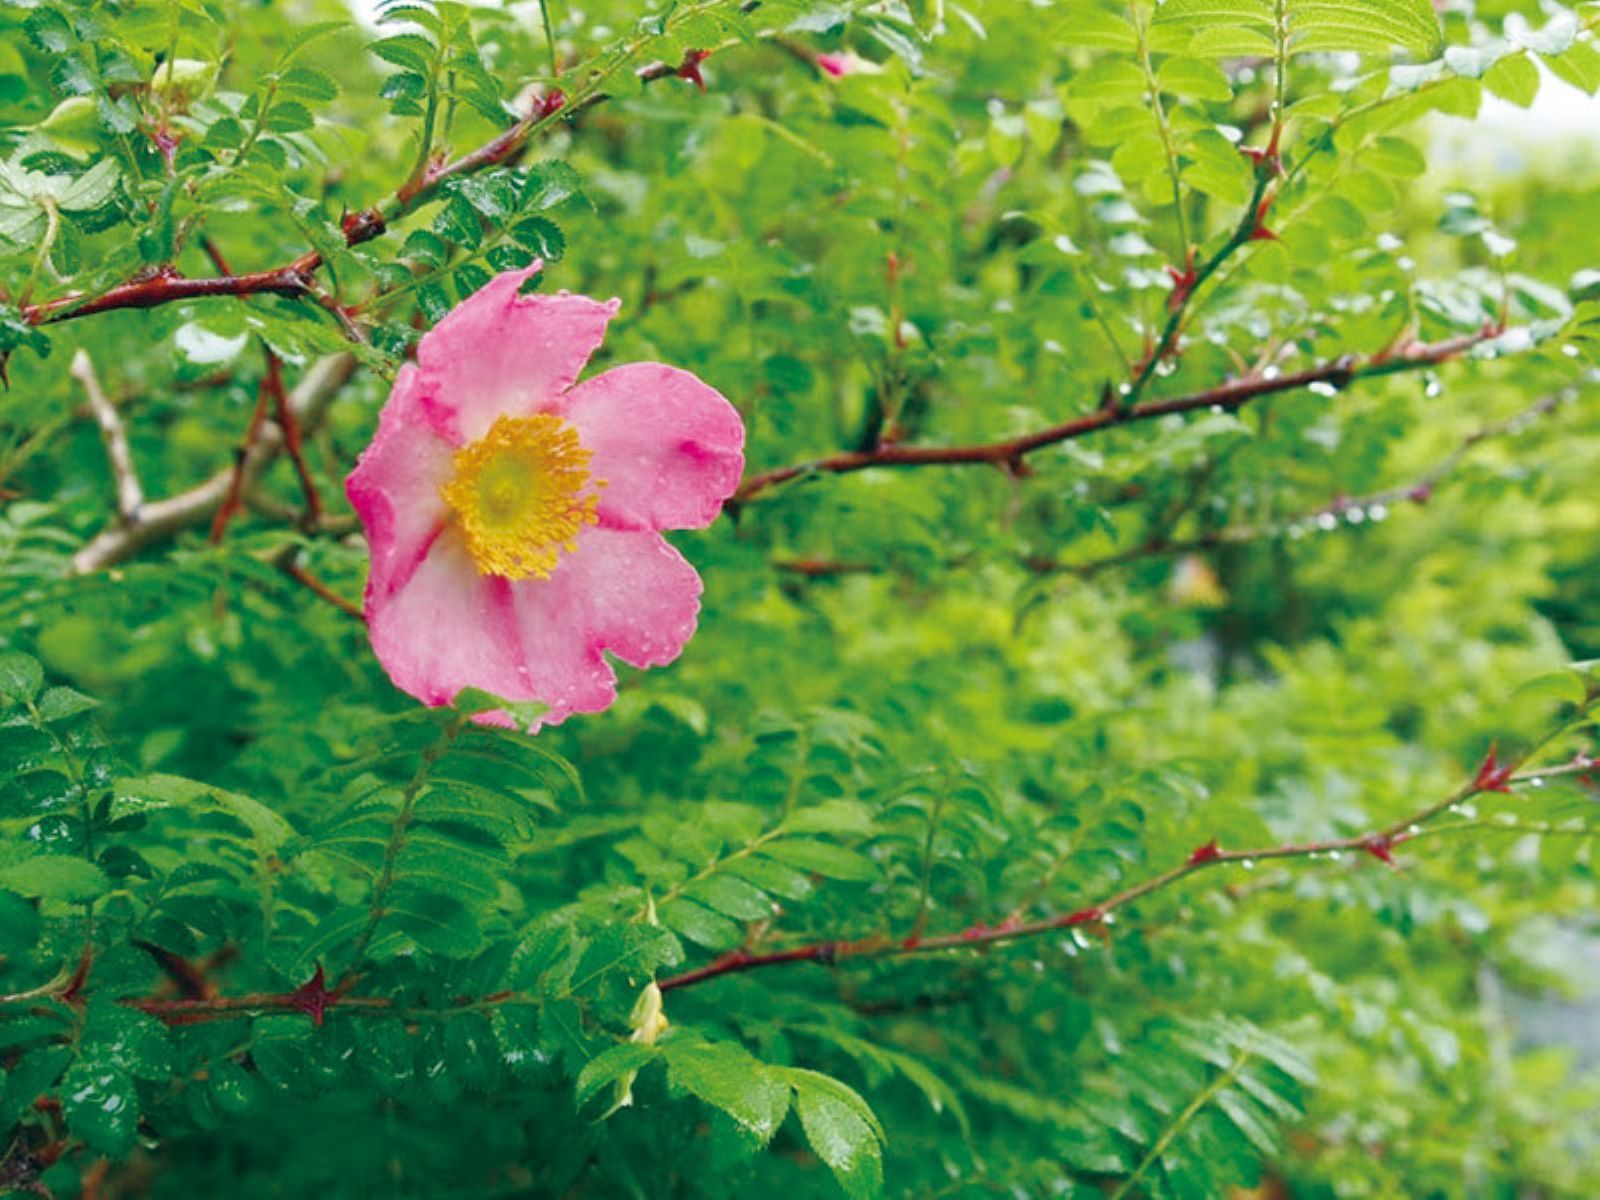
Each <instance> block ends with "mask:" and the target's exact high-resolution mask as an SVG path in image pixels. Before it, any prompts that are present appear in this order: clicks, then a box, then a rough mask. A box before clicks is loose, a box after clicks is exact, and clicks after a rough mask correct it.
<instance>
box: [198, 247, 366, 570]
mask: <svg viewBox="0 0 1600 1200" xmlns="http://www.w3.org/2000/svg"><path fill="white" fill-rule="evenodd" d="M200 247H201V249H203V250H204V251H205V252H206V257H207V258H209V259H210V260H211V262H212V265H214V266H215V267H216V268H217V270H218V271H219V272H221V273H222V274H223V275H231V274H233V269H232V268H231V267H229V266H228V260H227V259H226V258H225V257H223V254H222V248H221V247H220V246H218V245H217V243H216V242H215V241H214V240H213V239H212V238H210V237H209V236H206V235H201V238H200ZM328 307H330V308H331V309H332V310H333V311H334V312H335V313H336V314H337V315H339V316H340V317H341V318H342V319H343V320H345V321H348V320H349V318H348V317H346V316H345V315H344V314H343V313H342V312H341V311H340V310H339V306H338V305H337V304H336V303H335V304H330V305H328ZM350 332H351V333H352V337H353V339H354V340H357V341H359V340H360V337H359V334H356V333H354V331H353V330H352V331H350ZM261 356H262V358H263V360H264V361H265V366H266V374H265V376H264V377H263V378H262V381H261V393H260V396H259V397H258V399H257V401H256V409H255V414H254V415H253V416H252V417H251V421H250V432H249V433H248V434H246V437H245V444H244V450H245V451H246V452H248V450H249V449H250V447H251V446H252V445H254V443H255V438H256V436H257V435H258V434H259V433H260V431H261V423H262V418H263V416H264V414H265V406H266V402H267V401H268V400H270V401H271V402H272V416H273V419H274V420H276V421H277V422H278V428H279V429H280V430H281V431H282V433H283V448H284V450H285V451H286V452H287V453H288V455H289V461H290V462H292V463H293V464H294V470H295V474H296V475H297V476H298V477H299V479H300V492H301V494H302V495H303V496H304V497H305V502H306V523H307V524H308V525H315V524H316V523H317V522H318V521H319V520H320V519H321V518H322V497H321V496H320V495H319V494H318V493H317V484H316V481H315V480H314V479H313V478H312V477H311V471H310V468H308V467H307V466H306V458H305V451H304V450H303V448H302V447H301V444H300V422H299V421H298V420H296V419H295V415H294V410H293V409H292V408H291V407H290V406H289V396H288V393H287V392H285V391H284V387H283V362H282V360H281V359H279V357H278V353H277V351H275V350H274V349H273V348H272V345H271V343H270V342H268V341H267V339H266V338H262V339H261ZM243 464H244V455H243V454H241V455H240V457H239V459H238V463H237V466H238V467H239V468H242V467H243ZM238 479H239V471H238V470H236V471H235V480H236V481H238ZM238 507H239V496H238V494H237V488H236V489H235V491H234V492H233V493H231V494H230V495H229V497H228V499H227V501H226V502H224V504H223V506H222V507H221V508H220V509H218V510H217V520H216V523H215V524H214V525H213V526H212V529H211V540H212V541H213V542H218V541H221V540H222V533H223V530H224V529H225V527H226V526H227V523H228V519H229V518H230V517H231V516H232V515H233V514H234V512H236V511H237V510H238Z"/></svg>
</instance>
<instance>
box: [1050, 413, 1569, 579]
mask: <svg viewBox="0 0 1600 1200" xmlns="http://www.w3.org/2000/svg"><path fill="white" fill-rule="evenodd" d="M1577 396H1578V389H1577V388H1563V389H1561V390H1560V391H1557V392H1552V393H1551V394H1550V395H1548V396H1545V397H1544V398H1543V399H1541V400H1539V401H1538V402H1537V403H1535V404H1531V405H1529V406H1528V407H1527V408H1524V409H1522V410H1520V411H1519V412H1516V413H1514V414H1513V415H1511V416H1509V417H1507V418H1505V419H1504V420H1501V421H1495V422H1492V423H1490V424H1488V425H1484V426H1482V427H1480V428H1478V429H1475V430H1473V431H1472V432H1471V433H1469V434H1467V435H1466V437H1464V438H1462V439H1461V441H1460V442H1459V443H1458V444H1457V445H1456V447H1455V449H1453V450H1452V451H1451V452H1450V453H1449V454H1447V455H1446V456H1445V457H1444V458H1442V459H1440V460H1439V461H1438V462H1437V463H1435V464H1434V465H1433V466H1432V467H1430V468H1429V469H1428V470H1427V471H1425V472H1424V473H1423V474H1422V475H1420V476H1418V477H1417V478H1416V479H1414V480H1412V482H1410V483H1406V484H1399V485H1397V486H1394V487H1388V488H1383V489H1382V490H1380V491H1376V492H1369V493H1367V494H1366V495H1362V496H1347V495H1341V496H1338V497H1336V498H1335V499H1333V500H1331V501H1329V502H1327V503H1326V504H1322V505H1319V506H1318V507H1316V508H1313V509H1310V510H1309V511H1306V512H1301V513H1299V514H1297V515H1295V516H1292V517H1283V518H1279V519H1276V520H1273V521H1268V522H1265V523H1249V524H1237V525H1225V526H1222V527H1221V528H1218V529H1213V530H1209V531H1207V532H1205V533H1202V534H1198V535H1196V536H1194V537H1190V538H1173V537H1169V536H1158V537H1152V538H1147V539H1146V540H1144V541H1142V542H1140V543H1139V544H1138V545H1136V546H1131V547H1129V548H1128V549H1126V550H1120V551H1117V552H1116V553H1114V554H1108V555H1105V556H1104V557H1101V558H1092V559H1086V560H1083V561H1081V562H1061V561H1059V560H1057V559H1053V558H1048V557H1043V556H1033V557H1031V558H1028V559H1026V560H1025V562H1024V565H1025V566H1026V567H1027V568H1028V570H1030V571H1032V572H1034V573H1035V574H1039V575H1049V574H1054V573H1057V572H1060V573H1065V574H1072V575H1077V576H1079V577H1082V578H1088V577H1090V576H1093V575H1097V574H1099V573H1100V572H1101V571H1104V570H1107V569H1109V568H1112V567H1120V566H1126V565H1128V564H1129V563H1134V562H1139V561H1141V560H1143V559H1148V558H1166V557H1170V556H1172V555H1177V554H1188V553H1190V552H1192V551H1196V550H1207V549H1211V548H1212V547H1215V546H1223V545H1236V544H1238V543H1241V542H1252V541H1256V540H1258V539H1260V538H1265V537H1276V536H1278V535H1280V534H1283V533H1295V534H1298V532H1299V531H1301V530H1303V529H1305V528H1307V527H1308V526H1318V525H1321V524H1323V523H1326V525H1327V528H1330V529H1331V528H1333V524H1332V522H1333V521H1334V520H1337V519H1340V518H1344V519H1347V520H1350V521H1352V522H1355V521H1359V520H1362V519H1364V518H1367V517H1370V518H1371V519H1372V520H1374V521H1376V520H1381V519H1382V518H1381V515H1380V514H1383V513H1384V512H1385V511H1386V510H1387V509H1388V508H1389V507H1390V506H1392V505H1397V504H1405V503H1411V504H1426V503H1427V502H1428V501H1429V500H1430V499H1431V498H1432V497H1433V494H1434V492H1435V491H1437V490H1438V487H1439V485H1440V484H1441V483H1442V482H1443V481H1444V480H1445V479H1446V478H1448V477H1449V476H1450V474H1451V473H1452V472H1454V471H1455V470H1456V469H1457V468H1458V467H1460V466H1461V464H1462V463H1463V462H1465V461H1466V460H1467V459H1468V458H1469V457H1470V456H1471V453H1472V451H1473V449H1474V448H1475V447H1477V446H1478V445H1480V444H1481V443H1483V442H1486V441H1489V440H1491V439H1494V438H1499V437H1505V436H1507V435H1511V434H1517V433H1521V432H1522V431H1523V430H1524V429H1526V428H1527V427H1528V425H1530V424H1531V423H1532V422H1534V421H1536V420H1538V419H1539V418H1541V417H1545V416H1548V415H1549V414H1550V413H1552V412H1554V411H1555V410H1556V409H1557V408H1559V407H1560V406H1561V405H1562V404H1565V403H1568V402H1570V401H1572V400H1574V399H1576V397H1577Z"/></svg>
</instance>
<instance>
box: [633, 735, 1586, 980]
mask: <svg viewBox="0 0 1600 1200" xmlns="http://www.w3.org/2000/svg"><path fill="white" fill-rule="evenodd" d="M1579 765H1580V764H1573V765H1572V766H1570V767H1557V768H1553V769H1551V770H1545V771H1538V772H1530V773H1529V774H1528V775H1518V776H1511V777H1510V779H1511V780H1513V781H1522V780H1524V779H1528V778H1532V777H1533V776H1534V775H1539V776H1543V777H1549V776H1552V775H1556V774H1562V773H1570V772H1571V771H1573V770H1576V769H1577V768H1578V766H1579ZM1483 790H1485V789H1484V788H1483V787H1482V786H1481V785H1480V783H1479V781H1478V780H1477V779H1472V780H1468V781H1467V782H1465V783H1463V784H1462V785H1461V786H1460V787H1458V788H1457V789H1456V790H1455V791H1453V792H1451V793H1450V795H1448V796H1446V797H1445V798H1444V799H1442V800H1438V801H1435V802H1434V803H1432V804H1430V805H1428V806H1427V807H1426V808H1424V809H1422V810H1420V811H1419V812H1416V813H1413V814H1412V815H1411V816H1409V817H1405V818H1403V819H1402V820H1399V821H1396V822H1394V823H1393V824H1391V825H1387V826H1384V827H1383V828H1381V829H1377V830H1373V831H1371V832H1368V833H1362V834H1356V835H1354V836H1352V837H1346V838H1330V839H1327V840H1324V841H1317V842H1298V843H1290V844H1286V845H1282V846H1267V847H1262V848H1259V849H1254V850H1223V849H1221V848H1219V847H1218V846H1217V844H1216V842H1215V841H1214V840H1213V841H1211V842H1208V843H1206V844H1205V845H1204V846H1201V847H1198V848H1197V849H1196V850H1195V851H1194V852H1193V853H1191V854H1190V855H1189V856H1188V857H1187V858H1185V859H1184V861H1183V862H1181V863H1178V864H1177V865H1176V866H1172V867H1169V868H1167V869H1166V870H1165V871H1162V872H1160V873H1159V874H1157V875H1152V876H1151V877H1150V878H1148V879H1145V880H1143V881H1141V882H1139V883H1136V884H1133V885H1132V886H1130V887H1127V888H1124V889H1122V890H1121V891H1119V892H1115V893H1113V894H1111V895H1109V896H1106V897H1105V898H1103V899H1101V900H1098V901H1096V902H1095V903H1093V904H1090V905H1087V906H1085V907H1082V908H1078V909H1074V910H1073V911H1072V912H1068V913H1061V914H1058V915H1056V916H1051V917H1043V918H1040V919H1038V920H1035V921H1023V920H1019V919H1017V918H1016V917H1007V918H1006V919H1004V920H1002V921H1000V922H999V923H998V924H994V925H989V924H985V923H983V922H980V923H978V924H976V925H971V926H968V927H967V928H966V929H961V930H957V931H955V932H953V933H944V934H938V935H935V936H933V937H921V936H916V935H913V936H912V937H908V938H903V939H899V940H895V939H892V938H888V937H881V936H880V937H870V938H863V939H860V940H858V941H840V940H838V939H832V938H830V939H828V940H827V941H821V942H814V943H811V944H810V945H805V946H794V947H790V948H788V949H785V950H775V951H772V952H771V953H767V954H758V953H752V952H750V951H748V950H735V951H732V952H730V953H728V954H724V955H722V956H721V957H720V958H715V959H713V960H712V961H711V962H709V963H707V964H705V965H704V966H702V967H696V968H695V969H694V970H692V971H686V972H684V973H683V974H681V975H673V976H669V977H668V978H666V979H662V980H659V981H658V985H659V986H660V988H661V990H662V991H663V992H668V991H674V990H676V989H678V988H685V987H691V986H693V985H695V984H699V983H705V982H706V981H708V980H711V979H716V978H719V977H721V976H723V975H733V974H738V973H742V972H745V971H756V970H761V969H763V968H766V967H779V966H786V965H788V964H790V963H797V962H815V963H822V964H824V965H826V964H831V963H834V962H837V961H839V960H841V959H846V958H851V959H883V958H904V957H907V956H909V955H913V954H928V953H933V952H936V951H941V950H960V949H971V948H974V947H979V946H991V945H994V944H996V943H999V942H1010V941H1016V940H1018V939H1020V938H1028V937H1038V936H1040V935H1042V934H1048V933H1059V932H1061V931H1062V930H1066V929H1071V928H1074V927H1075V926H1079V925H1101V924H1103V923H1105V921H1106V918H1107V916H1109V915H1110V914H1111V913H1113V912H1115V911H1116V910H1117V909H1119V908H1122V907H1124V906H1125V905H1128V904H1131V903H1133V901H1135V900H1138V899H1140V898H1141V897H1143V896H1148V895H1149V894H1150V893H1151V892H1156V891H1160V890H1161V889H1163V888H1166V887H1169V886H1170V885H1172V884H1174V883H1177V882H1178V881H1179V880H1180V879H1183V878H1185V877H1187V876H1189V875H1193V874H1195V873H1196V872H1198V871H1203V870H1206V869H1207V868H1209V867H1214V866H1218V865H1221V864H1224V863H1254V862H1258V861H1264V860H1270V859H1278V858H1310V857H1313V856H1320V855H1331V854H1336V853H1346V852H1354V853H1361V854H1367V855H1370V856H1371V857H1373V858H1374V859H1377V860H1379V861H1381V862H1383V863H1384V864H1386V865H1389V866H1394V858H1393V854H1392V851H1393V849H1394V847H1396V846H1398V845H1400V844H1401V843H1402V842H1405V841H1408V840H1409V839H1410V838H1412V837H1415V836H1416V835H1417V833H1418V832H1419V831H1420V827H1421V826H1422V825H1423V824H1424V823H1426V822H1427V821H1429V820H1432V819H1433V818H1434V817H1436V816H1438V815H1439V814H1440V813H1442V812H1444V811H1445V810H1447V809H1448V808H1450V806H1452V805H1455V804H1460V803H1461V802H1463V801H1465V800H1468V799H1471V798H1472V797H1473V796H1476V795H1478V794H1479V793H1480V792H1482V791H1483Z"/></svg>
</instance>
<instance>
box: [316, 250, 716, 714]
mask: <svg viewBox="0 0 1600 1200" xmlns="http://www.w3.org/2000/svg"><path fill="white" fill-rule="evenodd" d="M541 265H542V264H540V263H534V264H533V265H532V266H530V267H528V268H527V269H526V270H523V271H511V272H507V273H505V274H503V275H500V276H498V277H496V278H495V279H493V280H491V281H490V282H489V283H488V284H486V285H485V286H484V287H483V288H482V289H481V290H480V291H478V292H476V293H474V294H473V295H472V296H470V297H468V298H467V299H466V300H464V301H462V303H461V304H460V305H458V306H457V307H456V308H455V310H454V311H452V312H451V313H450V314H449V315H448V316H446V317H445V318H444V320H442V321H441V322H439V324H438V326H437V327H436V328H435V329H433V330H432V331H431V332H430V333H428V334H427V335H425V336H424V337H423V339H422V342H421V344H420V345H419V346H418V351H417V362H416V364H415V365H411V364H407V365H406V366H405V367H403V368H402V369H401V371H400V374H399V376H398V377H397V378H396V380H395V384H394V390H393V392H391V393H390V396H389V400H388V403H387V404H385V405H384V409H383V413H382V415H381V416H380V418H379V421H378V432H377V434H376V436H375V437H374V438H373V440H372V444H371V445H370V446H368V447H367V449H366V451H365V452H364V453H363V454H362V456H361V460H360V462H358V463H357V464H356V468H355V470H354V471H352V472H351V473H350V477H349V478H348V479H347V480H346V481H345V488H346V491H347V493H348V494H349V497H350V503H351V504H353V505H354V506H355V510H356V512H357V513H358V514H359V515H360V517H361V521H362V524H363V525H364V526H365V528H366V533H367V540H368V543H369V545H370V547H371V554H372V569H371V574H370V576H369V578H368V581H367V597H366V614H367V626H368V631H369V634H370V636H371V638H372V648H373V650H374V652H375V653H376V654H377V656H378V660H379V661H380V662H381V663H382V664H383V666H384V669H385V670H386V671H388V673H389V677H390V678H391V679H393V680H394V682H395V684H396V685H397V686H398V687H400V688H402V689H403V690H405V691H407V692H409V693H410V694H411V695H413V696H416V697H417V698H418V699H420V700H422V701H423V702H424V703H426V704H433V705H440V704H448V703H450V702H451V701H452V700H453V699H454V698H455V696H456V694H457V693H458V692H459V691H461V690H462V689H463V688H469V687H470V688H480V689H482V690H483V691H486V692H490V693H492V694H494V695H496V696H500V697H502V698H504V699H507V700H516V701H526V700H533V701H538V702H540V703H542V704H544V705H546V706H547V711H546V713H545V714H544V717H543V721H544V722H545V723H548V724H555V723H558V722H560V721H562V720H564V719H565V718H566V717H567V716H568V714H570V713H574V712H598V711H600V710H601V709H603V708H605V707H607V706H608V705H609V704H610V703H611V702H612V701H613V700H614V699H615V698H616V682H617V681H616V675H615V674H614V673H613V671H612V669H611V667H610V665H609V664H608V663H607V662H606V660H605V656H604V652H605V651H609V652H611V653H612V654H614V655H616V656H617V657H618V658H620V659H622V660H623V661H624V662H628V663H632V664H633V665H634V666H637V667H652V666H661V665H664V664H666V663H669V662H671V661H672V660H673V659H675V658H676V657H677V656H678V654H679V652H680V651H681V650H682V649H683V646H684V643H685V642H687V641H688V640H689V637H690V635H691V634H693V633H694V629H695V621H696V618H697V616H698V614H699V611H700V591H701V584H700V577H699V575H697V574H696V573H695V570H694V568H693V567H691V566H690V565H689V564H688V563H687V562H686V561H684V558H683V556H682V555H681V554H679V553H678V552H677V551H676V550H674V549H673V548H672V547H671V546H670V545H668V544H667V542H666V541H665V540H664V539H663V538H662V537H661V535H660V533H659V532H658V531H659V530H663V529H695V528H700V527H703V526H705V525H709V524H710V523H711V522H712V521H714V520H716V518H717V516H718V514H719V513H721V511H722V504H723V501H725V500H726V499H727V498H728V496H729V495H731V494H732V492H733V490H734V488H735V487H736V486H737V485H738V482H739V478H740V476H741V474H742V473H743V470H744V454H743V447H744V425H743V423H742V422H741V421H740V419H739V414H738V413H737V412H736V411H735V410H734V408H733V406H732V405H730V404H729V403H728V402H727V400H725V399H724V398H723V397H722V396H721V395H720V394H719V393H718V392H717V391H715V390H714V389H712V388H710V387H708V386H707V385H706V384H704V383H702V382H701V381H700V380H699V379H697V378H696V377H695V376H693V375H691V374H689V373H688V372H687V371H680V370H678V369H677V368H675V367H669V366H666V365H664V364H662V363H632V364H629V365H627V366H622V367H614V368H612V369H611V370H609V371H606V372H604V373H603V374H600V375H597V376H595V377H594V378H592V379H588V380H585V381H584V382H583V383H581V384H576V386H574V385H575V383H576V380H577V377H578V372H579V371H580V370H582V369H583V365H584V364H585V363H586V362H587V361H588V360H589V357H590V355H592V354H593V353H594V351H595V350H596V349H597V348H598V347H599V345H600V342H601V340H602V339H603V338H604V336H605V328H606V323H607V321H609V320H610V318H611V316H612V315H613V314H614V313H615V312H616V311H617V308H618V305H619V302H618V301H616V300H611V301H608V302H605V303H601V302H599V301H596V300H591V299H589V298H588V297H586V296H573V295H569V294H568V293H566V292H562V293H560V294H559V295H554V296H547V295H527V296H524V295H521V294H520V293H519V288H520V287H521V285H522V283H523V281H524V280H526V279H527V278H528V277H529V276H531V275H533V274H534V273H535V272H537V271H538V270H539V269H540V268H541Z"/></svg>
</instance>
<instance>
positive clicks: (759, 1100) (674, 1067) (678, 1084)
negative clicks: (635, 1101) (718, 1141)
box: [665, 1038, 790, 1145]
mask: <svg viewBox="0 0 1600 1200" xmlns="http://www.w3.org/2000/svg"><path fill="white" fill-rule="evenodd" d="M665 1055H666V1061H667V1080H668V1082H669V1083H670V1084H671V1085H672V1086H673V1087H674V1088H677V1089H680V1090H682V1091H685V1092H688V1093H689V1094H690V1095H692V1096H695V1097H696V1098H698V1099H700V1100H703V1101H705V1102H706V1103H707V1104H709V1105H710V1106H711V1107H712V1108H715V1109H717V1110H718V1111H720V1112H724V1113H726V1114H727V1115H728V1116H729V1117H731V1118H732V1119H733V1122H734V1124H736V1125H738V1127H739V1128H740V1129H741V1130H743V1131H744V1132H745V1133H746V1134H748V1135H750V1137H752V1138H753V1139H754V1140H755V1141H756V1143H757V1144H758V1145H765V1144H766V1143H767V1142H769V1141H770V1140H771V1139H772V1135H773V1134H775V1133H777V1132H778V1127H779V1126H780V1125H782V1124H783V1118H784V1116H785V1115H786V1114H787V1113H788V1111H789V1086H790V1085H789V1083H788V1081H787V1080H786V1079H785V1078H783V1077H782V1076H781V1075H780V1074H779V1073H778V1072H777V1071H775V1070H774V1069H772V1068H769V1067H767V1066H766V1065H765V1064H763V1063H761V1062H760V1061H758V1060H757V1059H756V1058H754V1057H753V1056H752V1055H751V1054H750V1053H749V1052H748V1051H747V1050H745V1049H744V1048H743V1047H741V1046H735V1045H732V1044H729V1043H712V1042H696V1041H692V1040H688V1039H679V1038H675V1039H672V1040H671V1041H669V1042H667V1044H666V1046H665Z"/></svg>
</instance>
